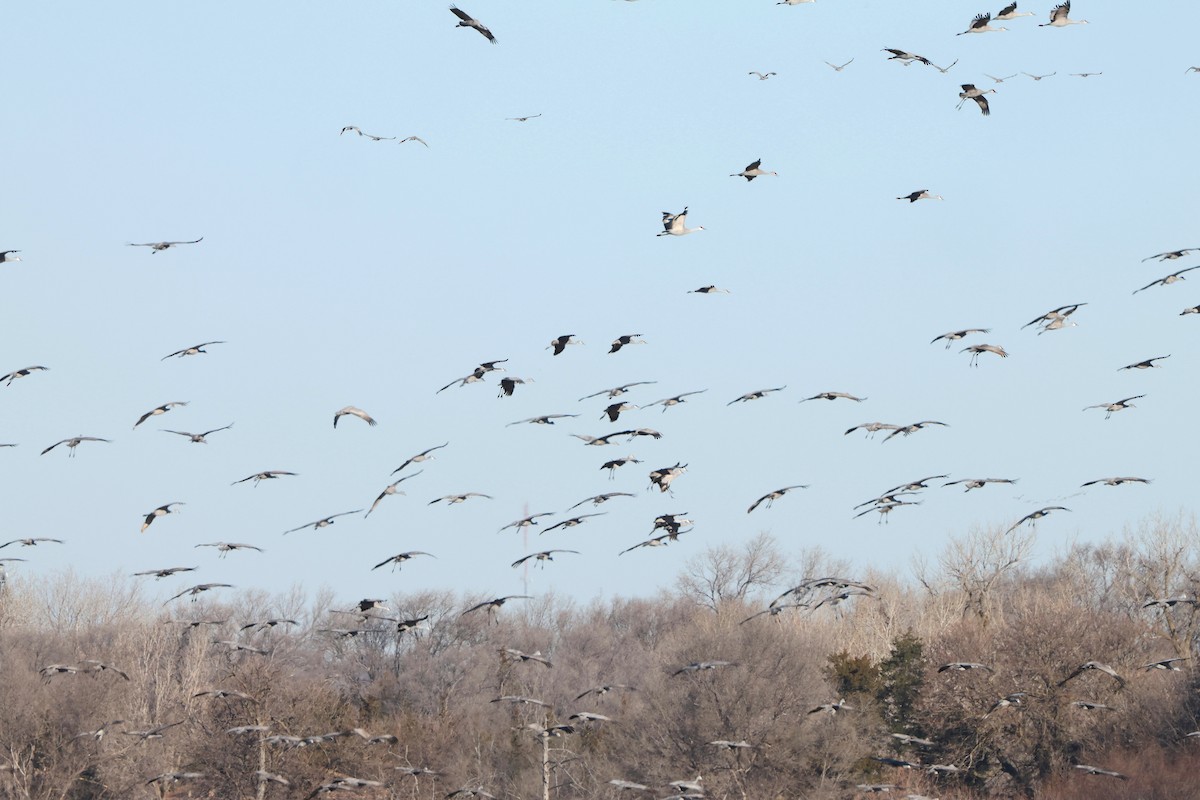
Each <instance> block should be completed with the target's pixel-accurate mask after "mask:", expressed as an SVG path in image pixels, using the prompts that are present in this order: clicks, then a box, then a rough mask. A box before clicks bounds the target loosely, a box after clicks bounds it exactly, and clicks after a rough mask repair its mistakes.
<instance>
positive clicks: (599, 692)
mask: <svg viewBox="0 0 1200 800" xmlns="http://www.w3.org/2000/svg"><path fill="white" fill-rule="evenodd" d="M614 689H624V690H625V691H627V692H636V691H637V687H636V686H627V685H626V684H624V683H606V684H604V685H603V686H593V687H592V688H591V689H588V690H586V691H583V692H580V693H579V694H577V695H575V699H576V700H582V699H583V698H585V697H587V696H588V695H589V694H594V695H596V697H603V696H604V695H606V694H608V693H609V692H611V691H613V690H614ZM609 783H615V782H614V781H609Z"/></svg>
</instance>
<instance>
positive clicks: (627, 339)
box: [608, 333, 646, 355]
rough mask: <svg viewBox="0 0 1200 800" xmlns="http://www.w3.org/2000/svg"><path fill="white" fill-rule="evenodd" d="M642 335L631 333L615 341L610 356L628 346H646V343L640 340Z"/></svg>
mask: <svg viewBox="0 0 1200 800" xmlns="http://www.w3.org/2000/svg"><path fill="white" fill-rule="evenodd" d="M641 335H642V334H640V333H629V334H626V335H624V336H618V337H617V338H616V339H613V342H612V346H611V349H610V350H609V351H608V352H609V354H610V355H611V354H612V353H615V352H617V351H618V350H620V349H621V348H622V347H624V346H625V345H627V344H645V343H646V342H645V341H644V340H643V339H641V338H640V337H641Z"/></svg>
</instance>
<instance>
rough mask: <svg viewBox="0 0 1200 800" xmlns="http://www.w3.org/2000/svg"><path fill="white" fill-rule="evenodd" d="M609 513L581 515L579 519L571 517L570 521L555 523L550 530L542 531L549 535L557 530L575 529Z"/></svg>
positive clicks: (600, 512)
mask: <svg viewBox="0 0 1200 800" xmlns="http://www.w3.org/2000/svg"><path fill="white" fill-rule="evenodd" d="M607 513H608V512H607V511H597V512H596V513H594V514H580V515H579V516H578V517H571V518H570V519H564V520H563V521H562V522H558V523H555V524H554V525H551V526H550V527H549V528H546V529H544V530H542V531H541V533H549V532H550V531H552V530H555V529H557V528H574V527H575V526H576V525H582V524H583V523H584V522H585V521H586V520H587V519H588V518H590V517H602V516H604V515H605V514H607Z"/></svg>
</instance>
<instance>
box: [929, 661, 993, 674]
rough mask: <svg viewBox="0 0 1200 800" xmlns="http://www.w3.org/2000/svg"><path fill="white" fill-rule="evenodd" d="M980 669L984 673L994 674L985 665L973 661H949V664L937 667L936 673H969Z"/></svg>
mask: <svg viewBox="0 0 1200 800" xmlns="http://www.w3.org/2000/svg"><path fill="white" fill-rule="evenodd" d="M976 669H981V670H983V671H984V672H994V671H995V670H993V669H992V668H991V667H989V666H988V665H987V664H979V663H977V662H974V661H951V662H950V663H949V664H942V665H941V666H940V667H938V670H937V671H938V672H970V671H971V670H976Z"/></svg>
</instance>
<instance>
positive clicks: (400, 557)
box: [371, 550, 437, 572]
mask: <svg viewBox="0 0 1200 800" xmlns="http://www.w3.org/2000/svg"><path fill="white" fill-rule="evenodd" d="M416 556H429V557H430V558H436V557H437V556H435V555H433V554H432V553H426V552H425V551H424V550H406V551H405V552H403V553H397V554H396V555H394V556H388V557H387V558H385V559H384V560H383V561H380V562H379V563H378V564H376V565H375V566H373V567H371V569H372V570H377V569H379V568H380V567H382V566H385V565H387V564H391V565H392V572H395V571H396V570H397V569H399V568H400V566H401V565H403V564H404V562H405V561H408V560H410V559H412V558H414V557H416Z"/></svg>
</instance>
